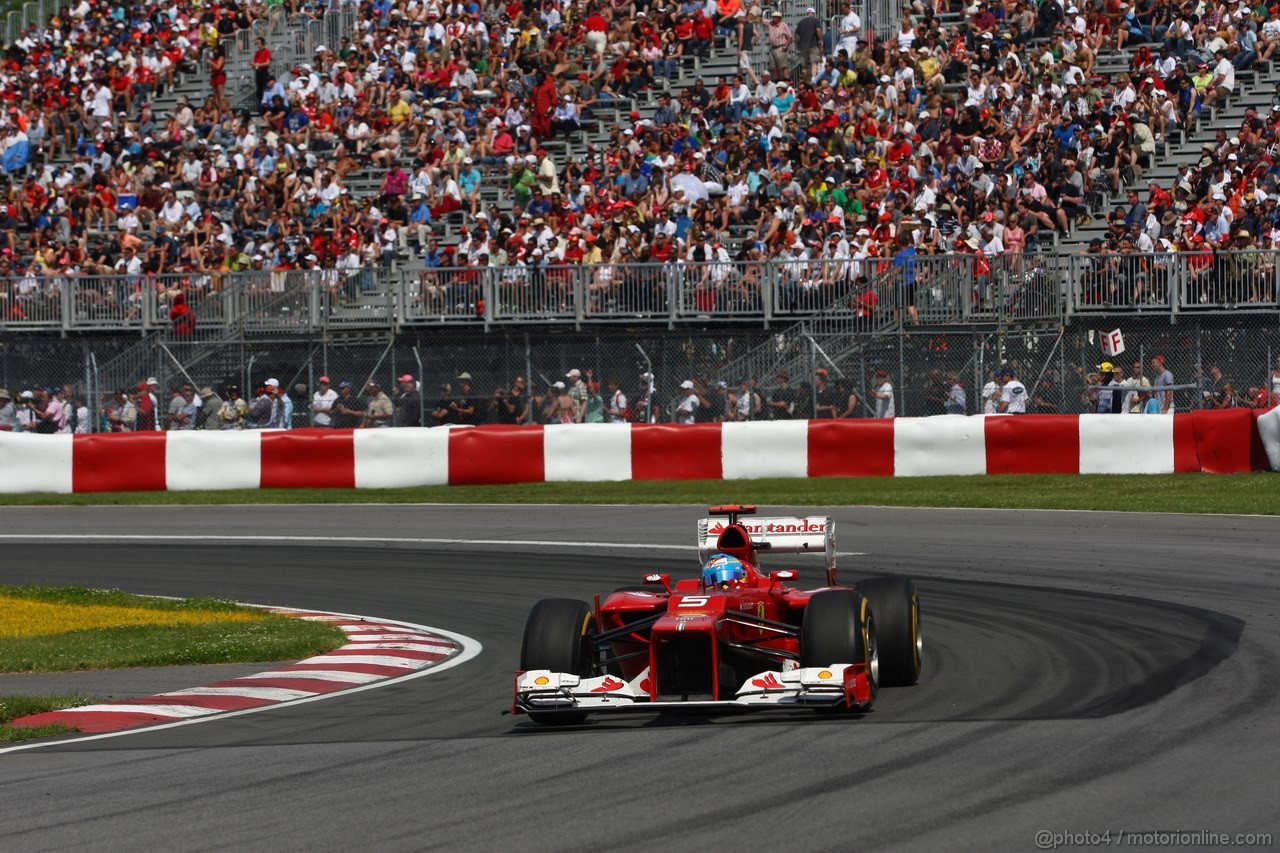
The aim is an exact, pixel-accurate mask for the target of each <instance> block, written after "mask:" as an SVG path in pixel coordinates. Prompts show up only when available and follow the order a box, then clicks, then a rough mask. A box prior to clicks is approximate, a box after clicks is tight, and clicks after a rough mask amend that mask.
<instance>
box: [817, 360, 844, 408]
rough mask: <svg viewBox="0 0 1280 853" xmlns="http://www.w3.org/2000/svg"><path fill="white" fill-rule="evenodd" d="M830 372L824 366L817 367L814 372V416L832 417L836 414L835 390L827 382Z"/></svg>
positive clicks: (837, 401) (837, 399) (836, 400)
mask: <svg viewBox="0 0 1280 853" xmlns="http://www.w3.org/2000/svg"><path fill="white" fill-rule="evenodd" d="M829 376H830V373H829V372H828V371H827V369H826V368H825V367H819V368H818V369H817V370H816V371H815V372H814V378H813V384H814V391H813V393H814V399H815V404H814V411H813V416H814V417H815V418H823V419H825V418H834V417H835V416H836V407H837V405H838V404H839V402H840V401H839V398H838V397H837V395H836V391H835V389H834V388H832V387H831V386H830V385H829V384H828V383H827V379H828V378H829Z"/></svg>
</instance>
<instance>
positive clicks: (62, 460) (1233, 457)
mask: <svg viewBox="0 0 1280 853" xmlns="http://www.w3.org/2000/svg"><path fill="white" fill-rule="evenodd" d="M1266 469H1272V470H1280V411H1278V410H1273V411H1271V412H1268V413H1266V414H1263V415H1260V416H1259V415H1256V414H1255V413H1254V412H1252V411H1250V410H1247V409H1237V410H1227V411H1205V412H1189V413H1185V414H1178V415H1174V416H1173V417H1161V416H1154V415H1119V416H1116V415H1026V416H1020V417H1008V416H1005V417H1000V416H991V417H958V416H941V417H931V418H898V419H896V420H848V421H769V422H757V423H726V424H695V425H690V426H678V425H668V424H652V425H648V424H572V425H559V424H557V425H551V426H519V427H515V426H485V427H476V428H469V429H458V428H455V429H374V430H322V429H303V430H293V431H290V432H254V431H245V432H203V431H194V432H170V433H158V432H157V433H130V434H117V435H77V436H70V435H57V436H47V435H33V434H25V433H24V434H20V435H14V434H11V433H0V491H4V492H110V491H146V490H151V491H164V490H174V491H177V490H190V489H256V488H263V489H268V488H304V487H308V488H352V487H355V488H390V487H395V486H426V485H443V484H455V485H475V484H494V483H536V482H544V481H546V482H552V481H558V482H587V481H595V480H719V479H725V480H738V479H755V478H761V477H856V476H885V477H888V476H895V477H913V476H925V475H937V474H954V475H981V474H1077V473H1079V474H1171V473H1175V472H1193V471H1203V472H1208V473H1236V472H1243V471H1256V470H1266Z"/></svg>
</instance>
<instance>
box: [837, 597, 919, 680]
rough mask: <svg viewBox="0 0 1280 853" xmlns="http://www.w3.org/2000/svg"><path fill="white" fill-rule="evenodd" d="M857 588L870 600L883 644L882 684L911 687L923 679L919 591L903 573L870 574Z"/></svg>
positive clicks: (879, 637) (877, 634)
mask: <svg viewBox="0 0 1280 853" xmlns="http://www.w3.org/2000/svg"><path fill="white" fill-rule="evenodd" d="M854 588H855V589H856V590H857V591H858V592H860V593H862V594H863V595H864V596H866V597H867V598H868V599H869V600H870V601H871V615H872V617H873V618H874V619H875V622H876V638H877V641H878V642H879V644H880V684H881V685H883V686H886V687H909V686H910V685H912V684H915V683H916V682H917V681H919V680H920V658H921V652H922V651H923V650H924V640H923V638H922V637H921V634H920V595H919V593H917V592H916V585H915V584H914V583H912V582H911V579H910V578H908V577H903V576H901V575H895V576H886V577H879V578H867V579H866V580H862V581H858V583H857V584H855V585H854Z"/></svg>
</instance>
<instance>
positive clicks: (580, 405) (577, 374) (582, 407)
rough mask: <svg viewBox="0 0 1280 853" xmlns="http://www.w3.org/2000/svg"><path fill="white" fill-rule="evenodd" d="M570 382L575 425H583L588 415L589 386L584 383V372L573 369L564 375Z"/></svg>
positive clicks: (569, 387) (570, 397) (569, 388)
mask: <svg viewBox="0 0 1280 853" xmlns="http://www.w3.org/2000/svg"><path fill="white" fill-rule="evenodd" d="M564 378H565V379H568V380H569V386H568V392H569V400H570V402H571V403H572V413H573V423H579V424H580V423H582V421H583V418H585V417H586V414H587V395H588V392H587V386H586V383H585V382H583V381H582V371H581V370H578V368H576V367H575V368H573V369H572V370H570V371H569V372H568V373H566V374H565V375H564Z"/></svg>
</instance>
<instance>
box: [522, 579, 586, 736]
mask: <svg viewBox="0 0 1280 853" xmlns="http://www.w3.org/2000/svg"><path fill="white" fill-rule="evenodd" d="M594 632H595V626H594V624H593V623H592V620H591V608H590V606H588V605H587V603H586V602H585V601H575V600H574V599H571V598H544V599H543V600H542V601H539V602H538V603H537V604H535V605H534V606H533V610H531V611H530V612H529V619H528V621H526V622H525V623H524V640H523V641H522V642H521V644H520V668H521V669H523V670H530V669H549V670H551V671H552V672H567V673H572V674H573V675H581V676H583V677H586V676H589V675H590V674H591V668H592V658H591V655H592V649H591V635H592V634H593V633H594ZM586 718H587V715H586V714H585V713H582V712H580V711H530V712H529V719H531V720H533V721H534V722H535V723H545V724H547V725H561V726H563V725H572V724H574V723H580V722H582V721H583V720H585V719H586Z"/></svg>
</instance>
